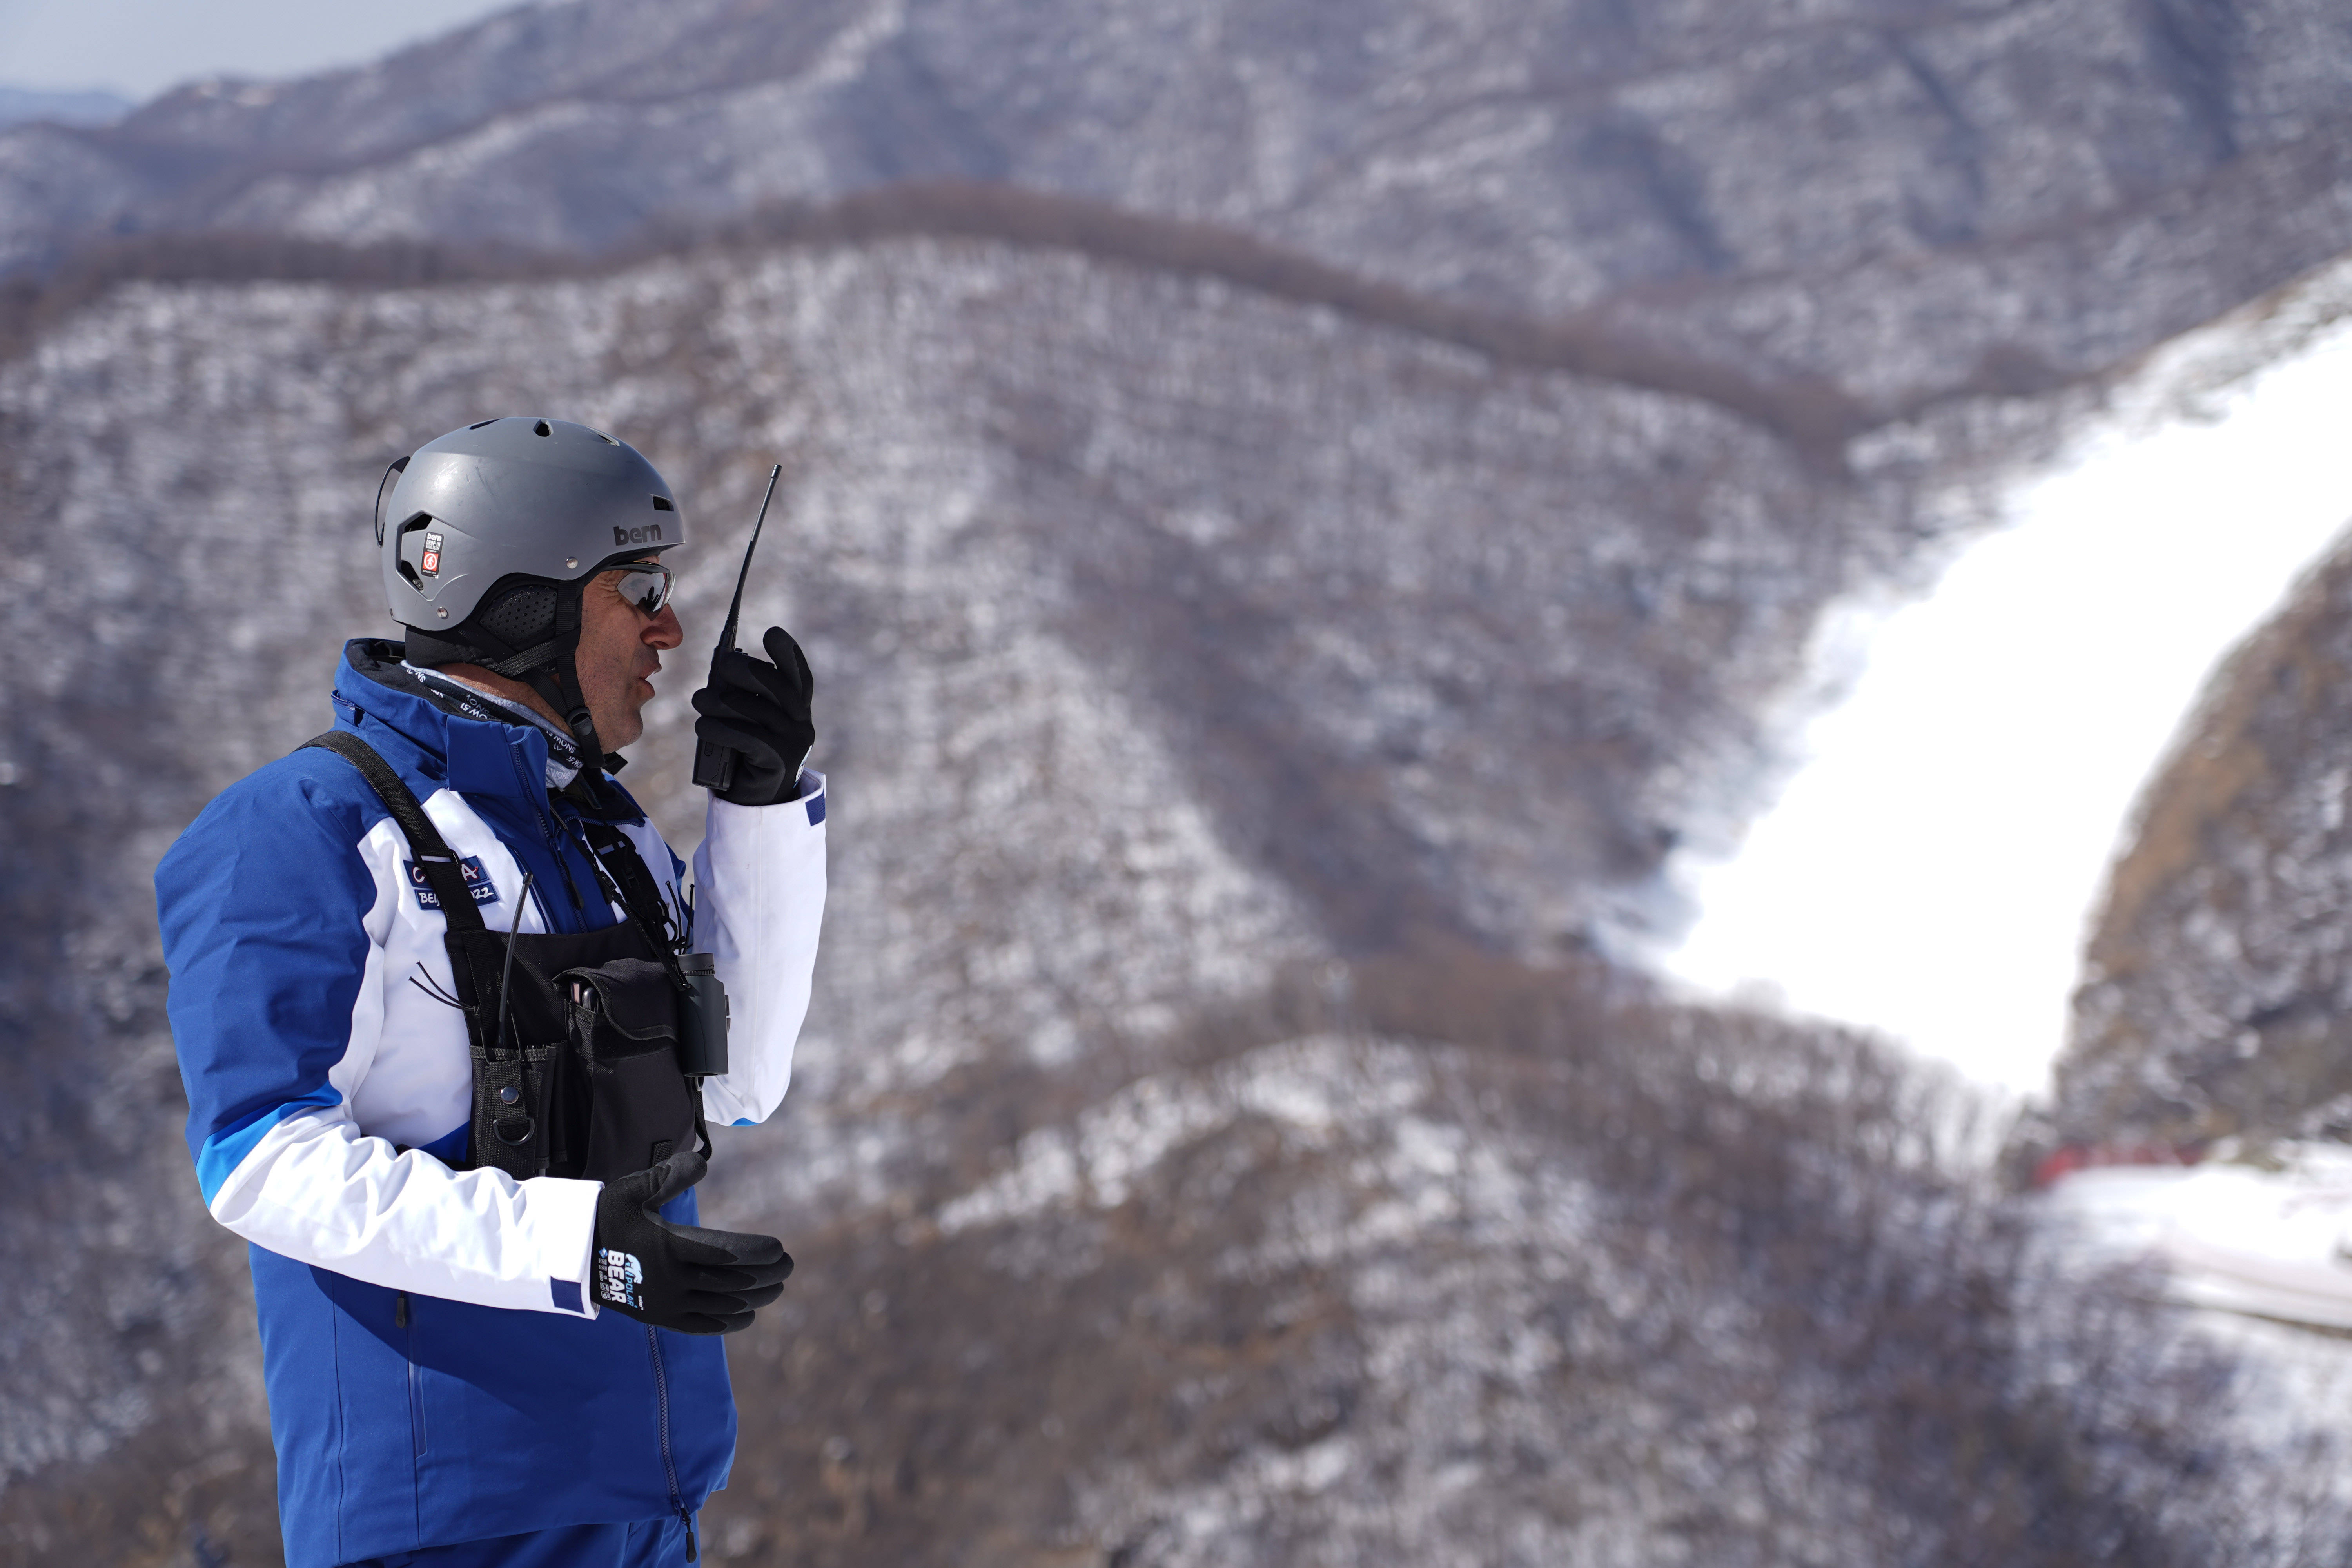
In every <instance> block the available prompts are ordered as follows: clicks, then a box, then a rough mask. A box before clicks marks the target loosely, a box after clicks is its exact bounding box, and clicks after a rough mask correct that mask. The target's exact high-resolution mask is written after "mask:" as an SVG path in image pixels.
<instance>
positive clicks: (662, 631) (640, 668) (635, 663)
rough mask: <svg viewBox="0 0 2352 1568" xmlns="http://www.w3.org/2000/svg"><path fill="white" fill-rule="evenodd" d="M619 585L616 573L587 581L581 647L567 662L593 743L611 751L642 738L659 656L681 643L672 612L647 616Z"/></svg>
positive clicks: (666, 609) (665, 609)
mask: <svg viewBox="0 0 2352 1568" xmlns="http://www.w3.org/2000/svg"><path fill="white" fill-rule="evenodd" d="M619 581H620V574H619V573H617V572H599V573H598V574H596V575H595V576H594V577H593V578H591V579H590V580H589V582H588V584H586V586H585V588H584V590H583V593H582V595H581V600H580V648H579V651H578V652H577V653H576V654H575V655H573V658H572V665H573V668H576V669H578V670H579V672H580V694H581V696H582V697H583V698H585V699H586V700H587V703H588V716H589V717H590V718H591V719H593V720H594V721H595V723H596V738H597V740H599V741H600V742H603V743H604V749H605V750H607V751H613V752H617V751H619V750H620V749H621V748H622V747H624V746H626V745H629V744H632V743H633V742H635V741H637V740H638V739H639V738H640V737H642V736H643V735H644V734H645V732H646V721H645V714H644V711H643V710H644V708H645V705H646V703H647V702H650V701H651V700H653V698H654V687H653V677H654V675H655V674H656V672H658V671H659V670H660V668H661V651H662V650H663V649H665V648H673V647H677V645H678V644H679V642H680V641H682V640H683V638H684V632H683V628H681V627H680V626H679V625H678V620H677V611H676V610H674V609H671V608H670V607H669V606H667V605H664V606H663V607H662V611H661V614H659V615H657V616H651V617H648V616H646V614H645V613H644V612H643V611H641V610H639V609H638V608H637V607H636V606H635V605H632V604H630V603H628V602H627V601H626V600H625V599H623V598H622V597H621V593H620V589H619V587H618V583H619Z"/></svg>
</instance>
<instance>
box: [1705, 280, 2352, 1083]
mask: <svg viewBox="0 0 2352 1568" xmlns="http://www.w3.org/2000/svg"><path fill="white" fill-rule="evenodd" d="M2347 405H2352V262H2339V263H2337V264H2336V266H2335V267H2333V268H2329V269H2326V270H2325V271H2323V272H2321V273H2318V274H2315V275H2313V276H2312V277H2311V278H2309V279H2305V281H2304V282H2303V283H2302V284H2300V285H2298V286H2297V287H2295V288H2294V289H2290V290H2287V291H2285V292H2284V294H2282V295H2281V296H2278V297H2275V298H2273V300H2268V301H2265V302H2263V304H2262V305H2260V306H2258V307H2254V308H2251V309H2249V310H2246V311H2243V312H2241V313H2239V314H2238V315H2235V316H2232V317H2230V318H2225V319H2224V320H2223V321H2220V322H2217V323H2215V324H2214V325H2212V326H2210V327H2208V328H2205V329H2202V330H2200V331H2197V332H2195V333H2191V334H2189V335H2188V336H2186V337H2184V338H2181V339H2179V340H2176V341H2175V342H2173V343H2172V344H2170V345H2168V347H2167V348H2166V349H2164V350H2162V351H2160V352H2159V353H2157V354H2155V355H2152V356H2151V357H2150V358H2149V360H2148V361H2147V362H2146V363H2144V364H2143V365H2142V367H2140V369H2139V370H2138V371H2137V374H2134V375H2133V376H2131V377H2130V378H2129V379H2128V380H2127V381H2126V382H2125V383H2124V384H2122V385H2120V386H2119V387H2118V388H2117V389H2116V392H2115V394H2114V395H2112V396H2111V397H2110V398H2109V399H2108V401H2107V403H2106V405H2105V408H2104V409H2103V410H2102V411H2101V413H2100V414H2099V415H2098V416H2095V418H2094V419H2093V420H2091V421H2090V422H2089V424H2088V425H2087V426H2086V427H2085V428H2084V430H2083V431H2082V432H2081V433H2080V434H2079V435H2077V436H2076V437H2074V439H2072V440H2071V441H2070V442H2069V443H2068V445H2067V448H2066V455H2065V456H2064V457H2063V458H2062V459H2061V460H2060V461H2059V462H2058V463H2056V464H2055V465H2053V467H2052V468H2049V469H2046V470H2043V471H2038V472H2033V473H2029V474H2023V475H2020V476H2018V477H2017V478H2016V479H2015V480H2014V481H2013V482H2012V483H2011V485H2010V486H2009V488H2008V489H2007V490H2006V492H2005V493H2004V494H2003V495H2002V496H2001V497H2000V513H2001V516H2002V521H2003V524H2004V526H2002V527H2001V528H2000V529H1999V530H1998V531H1995V532H1992V533H1990V535H1987V536H1985V537H1983V538H1982V539H1981V540H1980V541H1979V542H1976V543H1975V544H1973V545H1971V546H1970V547H1969V548H1968V549H1966V550H1965V551H1964V552H1962V553H1960V554H1959V556H1958V558H1957V559H1956V560H1955V561H1954V562H1953V563H1951V565H1950V566H1949V568H1948V570H1947V571H1946V572H1945V573H1944V574H1943V576H1942V577H1941V579H1940V580H1939V581H1938V582H1937V583H1936V584H1935V585H1934V587H1933V588H1932V590H1931V591H1930V592H1929V593H1928V594H1927V595H1926V596H1925V597H1923V598H1920V599H1917V600H1916V601H1915V602H1912V603H1908V604H1901V605H1892V604H1888V603H1886V602H1885V601H1884V600H1879V601H1874V602H1861V603H1851V604H1848V605H1844V606H1843V607H1842V608H1841V609H1840V610H1839V611H1837V612H1836V613H1834V614H1832V616H1829V617H1828V618H1827V619H1826V620H1825V622H1824V626H1823V629H1822V634H1821V637H1820V639H1819V643H1818V651H1817V655H1816V658H1815V660H1814V676H1813V686H1812V692H1813V693H1814V694H1815V696H1816V697H1818V695H1819V694H1822V693H1839V692H1841V691H1842V698H1841V700H1837V701H1836V702H1835V705H1834V706H1832V707H1830V708H1828V709H1827V710H1826V711H1822V712H1820V713H1819V716H1818V717H1816V718H1814V719H1813V720H1812V721H1811V723H1810V724H1808V725H1807V726H1806V727H1805V728H1804V729H1803V730H1802V731H1801V738H1800V740H1799V742H1798V745H1797V747H1796V760H1795V766H1794V769H1793V771H1792V773H1791V774H1790V777H1789V780H1788V783H1787V784H1786V786H1785V788H1784V789H1783V790H1782V792H1781V794H1780V797H1779V799H1778V800H1777V802H1776V803H1775V804H1773V805H1771V806H1770V807H1769V809H1768V810H1767V811H1766V812H1765V813H1764V814H1763V815H1762V816H1760V817H1759V819H1758V820H1757V821H1756V822H1755V823H1754V824H1753V826H1751V827H1750V828H1749V830H1748V833H1747V835H1746V837H1745V840H1744V842H1742V843H1740V844H1739V845H1738V847H1737V848H1736V849H1735V850H1734V851H1733V852H1732V853H1731V854H1730V855H1729V856H1728V858H1715V859H1707V858H1704V851H1696V850H1695V851H1692V852H1689V853H1686V854H1685V855H1682V856H1678V857H1677V858H1676V861H1675V865H1674V866H1673V867H1671V868H1670V871H1669V875H1670V878H1671V879H1672V880H1674V881H1675V883H1676V884H1677V885H1678V887H1679V888H1680V889H1683V890H1684V891H1685V894H1686V896H1688V897H1689V898H1690V899H1691V900H1692V901H1693V903H1695V905H1696V909H1697V910H1698V913H1697V918H1696V921H1695V922H1694V923H1693V924H1692V926H1691V927H1690V929H1689V930H1688V931H1687V932H1686V934H1685V936H1684V937H1683V939H1682V941H1681V942H1680V945H1679V946H1677V947H1675V948H1674V949H1673V950H1672V951H1671V952H1666V953H1664V955H1663V957H1662V959H1661V963H1662V964H1663V967H1664V969H1665V970H1666V971H1667V972H1668V973H1670V974H1671V975H1673V976H1675V977H1676V978H1678V979H1680V980H1681V981H1683V982H1685V983H1686V984H1689V985H1690V986H1692V987H1693V988H1695V989H1696V990H1697V991H1699V992H1701V993H1703V994H1731V995H1734V996H1737V997H1738V998H1739V999H1741V1000H1743V1001H1747V1002H1749V1003H1751V1004H1763V1005H1782V1006H1785V1007H1787V1008H1789V1009H1790V1010H1793V1011H1795V1012H1799V1013H1802V1014H1808V1015H1813V1016H1822V1017H1827V1018H1832V1019H1836V1020H1839V1021H1842V1022H1846V1023H1851V1024H1856V1025H1861V1026H1866V1027H1869V1028H1872V1029H1874V1030H1877V1031H1881V1032H1883V1033H1885V1034H1886V1035H1888V1036H1892V1037H1895V1038H1897V1039H1899V1040H1902V1041H1904V1042H1906V1044H1908V1045H1909V1046H1911V1047H1914V1048H1915V1049H1916V1050H1918V1051H1920V1052H1922V1053H1924V1054H1926V1055H1927V1056H1929V1057H1932V1058H1941V1059H1943V1060H1946V1061H1949V1062H1951V1063H1953V1064H1955V1065H1956V1066H1958V1068H1960V1069H1961V1070H1962V1071H1963V1072H1965V1073H1966V1074H1968V1075H1969V1077H1970V1078H1972V1079H1977V1080H1979V1081H1980V1082H1984V1083H1987V1084H1990V1085H1992V1086H1997V1087H1999V1088H2001V1089H2009V1090H2013V1091H2023V1092H2032V1091H2035V1090H2038V1089H2042V1087H2043V1086H2044V1085H2045V1084H2046V1081H2047V1079H2048V1074H2049V1069H2050V1065H2051V1062H2052V1060H2053V1058H2054V1057H2055V1056H2056V1054H2057V1052H2058V1049H2059V1047H2061V1045H2062V1044H2063V1040H2064V1037H2065V1030H2066V1023H2067V1006H2068V998H2069V995H2070V994H2071V992H2072V990H2073V988H2074V984H2075V979H2076V965H2077V961H2078V957H2079V954H2080V952H2081V948H2082V944H2083V942H2084V937H2085V935H2086V931H2085V925H2086V921H2087V920H2088V919H2089V917H2090V914H2091V912H2092V910H2093V909H2094V906H2095V900H2096V899H2097V898H2098V896H2099V895H2100V893H2101V890H2102V887H2103V883H2104V878H2105V868H2106V867H2107V865H2108V863H2109V861H2110V859H2111V858H2112V857H2113V856H2114V855H2115V854H2116V852H2117V851H2118V850H2119V849H2120V848H2121V847H2123V844H2124V842H2125V840H2126V828H2127V825H2128V821H2129V817H2130V814H2131V811H2132V808H2133V805H2134V802H2135V799H2136V797H2137V794H2138V792H2139V790H2140V789H2141V787H2142V784H2143V783H2144V781H2146V780H2147V778H2148V777H2149V775H2150V773H2152V771H2153V770H2154V769H2155V767H2156V766H2157V764H2158V762H2159V761H2160V759H2161V758H2162V757H2163V755H2164V754H2165V752H2166V749H2167V746H2168V742H2170V740H2171V738H2172V737H2173V735H2174V734H2175V732H2176V731H2178V730H2179V727H2180V725H2181V722H2182V721H2183V718H2184V716H2185V715H2186V714H2187V713H2188V711H2189V710H2190V708H2191V707H2192V705H2193V704H2194V703H2195V701H2196V700H2197V699H2198V697H2199V694H2200V689H2201V688H2202V686H2203V685H2204V683H2205V681H2206V680H2207V679H2208V677H2209V676H2210V673H2211V672H2212V670H2213V668H2214V667H2215V665H2216V663H2217V662H2218V661H2219V660H2220V659H2221V658H2222V657H2223V656H2224V655H2225V654H2226V653H2227V652H2228V651H2229V650H2230V649H2231V647H2233V646H2234V645H2236V644H2237V643H2238V642H2239V641H2240V640H2241V639H2242V638H2243V637H2245V636H2246V635H2247V634H2248V633H2249V632H2250V631H2251V630H2252V629H2253V628H2254V627H2255V626H2258V625H2260V624H2261V623H2262V622H2263V620H2264V619H2266V618H2267V617H2268V616H2270V615H2271V614H2272V613H2273V610H2274V609H2275V608H2276V607H2277V606H2278V605H2279V604H2280V601H2281V600H2282V598H2283V597H2284V595H2285V593H2286V591H2287V590H2288V589H2289V587H2290V586H2291V585H2292V584H2293V583H2294V580H2295V579H2296V577H2297V575H2298V574H2300V573H2301V572H2302V571H2303V570H2304V569H2305V567H2306V566H2308V565H2309V564H2311V563H2313V562H2314V561H2315V558H2317V557H2319V556H2320V555H2322V554H2323V553H2324V552H2326V550H2327V548H2328V547H2329V546H2330V544H2331V543H2332V542H2334V541H2335V539H2336V536H2337V533H2338V531H2339V530H2340V529H2341V528H2342V526H2343V524H2344V523H2345V521H2346V520H2347V518H2352V461H2347V460H2346V456H2345V454H2346V452H2347V445H2346V444H2345V442H2344V440H2343V432H2342V426H2343V420H2344V412H2343V411H2344V410H2345V408H2346V407H2347ZM1857 664H1858V665H1859V667H1860V668H1859V673H1858V674H1855V675H1851V676H1850V681H1851V684H1850V686H1848V685H1847V684H1846V680H1847V679H1849V677H1848V672H1851V671H1853V670H1854V669H1855V668H1856V666H1857Z"/></svg>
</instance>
